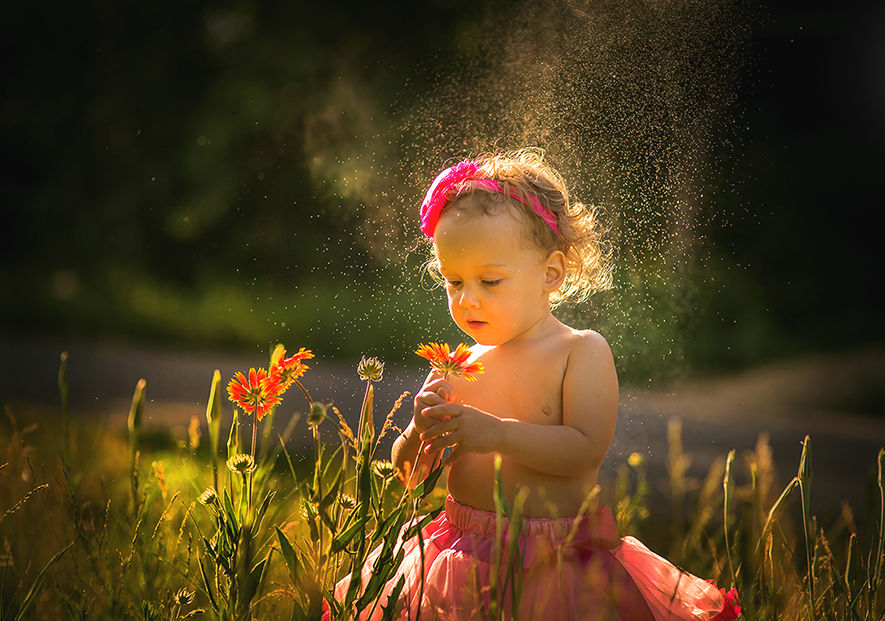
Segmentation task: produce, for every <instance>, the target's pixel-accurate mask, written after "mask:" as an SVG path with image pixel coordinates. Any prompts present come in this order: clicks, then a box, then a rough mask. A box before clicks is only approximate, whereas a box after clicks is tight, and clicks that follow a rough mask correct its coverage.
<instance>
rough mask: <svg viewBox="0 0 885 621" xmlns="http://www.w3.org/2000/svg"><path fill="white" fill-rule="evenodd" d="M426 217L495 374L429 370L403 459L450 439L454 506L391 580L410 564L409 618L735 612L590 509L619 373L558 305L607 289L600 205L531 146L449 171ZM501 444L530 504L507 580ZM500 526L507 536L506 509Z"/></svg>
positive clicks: (427, 461) (434, 451)
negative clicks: (594, 206)
mask: <svg viewBox="0 0 885 621" xmlns="http://www.w3.org/2000/svg"><path fill="white" fill-rule="evenodd" d="M421 228H422V231H423V232H424V234H425V235H426V236H427V237H428V238H430V239H431V240H432V242H433V252H434V258H433V261H432V262H431V270H432V271H433V272H434V274H435V276H436V277H437V278H438V279H440V280H441V281H442V282H443V284H444V286H445V289H446V295H447V297H448V304H449V310H450V312H451V315H452V318H453V319H454V320H455V323H456V324H458V327H459V328H461V330H463V331H464V332H465V333H466V334H467V335H469V336H470V337H471V338H472V339H474V340H475V341H476V345H475V346H474V347H473V348H472V354H471V359H470V361H471V362H480V363H481V364H482V365H483V367H484V373H483V375H482V376H481V377H480V378H479V381H476V382H468V381H466V380H465V379H464V378H460V377H455V376H452V375H450V376H448V377H446V378H443V377H440V376H438V375H434V374H431V376H430V377H429V378H428V379H427V381H426V382H425V383H424V386H423V387H422V388H421V391H420V392H419V393H418V395H417V396H416V397H415V407H414V416H413V419H412V421H411V422H410V423H409V425H408V427H407V428H406V430H405V431H404V432H403V433H402V434H401V435H400V437H399V438H398V439H397V440H396V442H395V444H394V447H393V462H394V465H395V466H396V467H397V468H398V471H399V472H401V473H408V475H409V476H408V480H405V477H404V482H405V483H406V484H410V485H415V484H416V483H417V482H419V481H421V480H422V479H423V478H424V476H426V474H427V473H428V472H429V471H430V468H431V466H432V465H433V464H434V463H438V461H437V460H438V459H439V458H442V457H443V455H444V453H443V451H444V450H445V449H447V448H448V447H451V452H450V453H449V454H448V455H447V456H446V457H445V458H444V459H442V463H443V464H444V465H446V466H450V468H449V471H448V492H449V496H448V497H447V498H446V503H445V511H444V512H443V513H441V514H440V515H439V516H438V517H437V518H436V519H435V520H434V521H433V522H431V523H430V524H429V525H428V526H427V527H426V528H425V530H424V531H423V533H422V535H423V536H422V539H423V541H424V546H423V550H422V549H421V548H420V545H419V540H418V538H417V537H416V538H413V539H411V540H409V541H407V542H406V543H405V544H404V549H405V558H404V561H403V563H402V565H401V567H400V569H399V571H398V573H397V574H396V577H395V578H394V579H393V580H391V581H390V582H389V583H388V591H387V592H388V593H389V590H390V589H392V587H393V585H394V584H395V583H396V582H397V580H398V579H399V577H400V576H402V575H405V576H406V584H405V588H404V589H403V591H402V593H401V594H400V597H399V600H400V601H399V604H398V605H399V608H398V612H399V613H400V614H401V616H402V618H415V617H416V616H417V615H418V613H419V611H420V617H421V618H422V619H427V620H430V619H453V620H454V619H472V618H484V617H485V618H488V616H489V612H490V606H492V604H491V601H492V599H493V598H494V599H497V600H498V601H500V602H502V610H503V611H504V618H507V619H510V618H514V619H586V620H593V621H609V620H610V621H615V620H620V621H646V620H648V621H663V620H669V619H685V620H688V619H692V620H705V621H707V620H712V619H717V620H726V619H734V618H737V616H738V615H739V613H740V608H739V607H738V606H737V598H736V594H735V592H734V591H733V590H732V592H731V593H729V594H727V595H726V594H725V593H724V591H720V590H718V589H717V588H716V587H715V586H714V585H713V584H710V583H708V582H706V581H704V580H701V579H699V578H697V577H695V576H692V575H689V574H686V573H684V572H682V571H680V570H679V569H677V568H676V567H675V566H673V565H672V564H670V563H669V562H668V561H666V560H665V559H663V558H661V557H659V556H657V555H655V554H654V553H652V552H651V551H649V550H648V549H647V548H646V547H645V546H643V545H642V544H641V543H640V542H639V541H637V540H636V539H634V538H632V537H626V538H623V539H621V538H620V537H619V536H618V533H617V529H616V526H615V523H614V519H613V518H612V515H611V513H610V512H609V510H608V509H607V508H605V507H602V508H599V509H597V510H596V511H593V512H590V513H589V514H588V513H587V511H586V504H585V500H586V499H587V498H588V496H589V495H590V494H591V492H592V491H593V490H594V488H595V487H596V482H597V475H598V472H599V467H600V465H601V464H602V461H603V458H604V457H605V454H606V451H607V450H608V447H609V444H610V443H611V440H612V437H613V435H614V432H615V423H616V418H617V409H618V380H617V375H616V373H615V366H614V361H613V359H612V354H611V351H610V349H609V347H608V344H607V343H606V342H605V339H603V338H602V336H600V335H599V334H598V333H596V332H593V331H592V330H574V329H572V328H570V327H568V326H566V325H564V324H563V323H561V322H560V321H559V320H557V319H556V318H555V317H554V316H553V314H552V313H551V307H552V306H554V305H556V304H558V303H560V302H561V301H563V300H565V299H566V298H573V299H577V300H583V299H586V297H587V296H588V295H589V294H590V293H591V292H592V291H594V290H600V289H605V288H607V287H609V286H610V284H611V275H610V270H609V267H608V263H607V260H606V259H607V256H606V253H605V252H604V251H603V249H602V247H601V240H600V238H599V233H598V229H597V228H596V227H595V226H594V221H593V214H592V212H591V211H590V210H588V209H587V208H586V207H584V206H583V205H581V204H580V203H575V202H571V201H570V199H569V195H568V191H567V189H566V186H565V183H564V182H563V180H562V178H561V177H560V176H559V175H558V174H557V173H556V172H555V171H554V170H552V169H551V168H550V167H549V166H548V165H547V164H546V163H544V162H543V161H542V159H541V157H540V156H539V155H538V154H537V152H534V151H530V150H523V151H520V152H517V153H514V154H507V155H505V154H491V155H484V156H480V157H478V158H477V159H475V160H465V161H463V162H460V163H459V164H457V165H456V166H453V167H451V168H447V169H446V170H444V171H443V172H442V173H440V174H439V176H438V177H437V178H436V180H435V181H434V182H433V184H432V185H431V187H430V189H429V191H428V192H427V195H426V197H425V199H424V202H423V203H422V205H421ZM496 456H500V458H499V459H500V477H501V484H502V489H503V493H504V497H505V498H506V499H507V501H508V502H509V504H510V506H513V505H514V502H515V500H516V498H517V494H518V493H519V495H520V497H521V498H522V499H524V503H523V505H522V506H523V509H522V515H523V516H524V519H523V523H522V530H521V534H520V538H519V549H520V554H519V555H518V563H515V565H517V566H516V567H511V568H510V575H511V579H510V581H509V582H508V580H507V579H508V566H509V565H514V563H511V562H510V561H511V559H509V557H508V556H507V554H506V553H507V551H509V549H510V548H509V546H508V545H505V546H504V556H503V557H500V554H501V553H499V552H498V547H500V546H498V545H497V543H496V532H497V528H498V527H497V525H496V520H497V516H496V513H495V502H494V481H495V458H496ZM501 526H502V532H503V533H504V536H505V538H506V537H507V533H508V532H509V529H510V525H509V524H508V523H507V521H506V518H505V519H504V523H503V524H502V525H501ZM515 527H516V525H514V528H515ZM514 570H515V571H514ZM366 571H371V561H370V562H368V563H366ZM492 572H496V574H497V580H494V579H493V577H492V576H491V573H492ZM364 573H365V572H364ZM365 577H366V576H365V575H364V578H365ZM422 583H423V584H422ZM493 583H497V589H493V588H491V585H492V584H493ZM495 591H496V592H495ZM501 592H503V593H504V596H503V598H499V597H498V596H499V595H500V593H501ZM514 594H517V595H515V596H514ZM385 600H386V595H385V596H382V598H381V603H382V604H387V602H386V601H385ZM376 611H377V612H376V616H378V617H380V614H381V608H380V607H378V608H376Z"/></svg>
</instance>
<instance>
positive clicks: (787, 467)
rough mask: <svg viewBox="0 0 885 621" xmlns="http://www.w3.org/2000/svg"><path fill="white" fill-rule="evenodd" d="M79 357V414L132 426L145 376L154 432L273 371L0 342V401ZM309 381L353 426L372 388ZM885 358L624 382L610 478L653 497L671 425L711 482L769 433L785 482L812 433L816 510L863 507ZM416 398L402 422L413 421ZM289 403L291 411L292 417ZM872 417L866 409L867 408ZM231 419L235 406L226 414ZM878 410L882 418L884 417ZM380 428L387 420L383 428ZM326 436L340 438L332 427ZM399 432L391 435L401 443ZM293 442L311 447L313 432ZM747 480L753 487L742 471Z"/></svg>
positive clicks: (45, 403)
mask: <svg viewBox="0 0 885 621" xmlns="http://www.w3.org/2000/svg"><path fill="white" fill-rule="evenodd" d="M62 350H66V351H68V352H69V381H70V401H71V407H72V412H73V414H74V415H75V416H88V417H108V420H109V423H110V425H111V427H112V428H113V427H115V426H119V427H120V428H121V429H122V428H123V427H124V426H125V419H126V414H127V412H128V407H129V400H130V399H131V395H132V390H133V389H134V387H135V384H136V382H137V381H138V380H139V379H140V378H145V379H146V380H147V385H148V388H147V395H148V401H147V404H146V407H145V417H146V425H147V426H149V427H153V428H154V429H159V430H162V429H169V430H172V431H173V433H179V434H180V433H181V432H182V430H183V429H184V427H185V426H186V425H187V423H188V421H189V420H190V418H191V416H193V415H196V416H198V417H199V418H200V420H204V419H203V416H204V415H205V404H206V399H207V397H208V392H209V385H210V381H211V377H212V373H213V371H214V370H215V369H216V368H217V369H219V370H220V371H221V373H222V376H223V377H224V378H225V380H226V379H228V378H230V377H231V376H232V374H233V373H234V372H235V371H237V370H245V369H248V368H249V367H250V366H256V367H257V366H262V365H266V360H267V354H265V353H262V352H256V355H255V356H231V355H208V354H203V353H194V352H181V351H179V352H176V351H168V350H150V349H144V348H142V349H132V348H129V347H124V346H114V345H101V344H95V343H84V342H62V341H37V342H35V341H21V340H15V339H9V338H6V339H3V340H0V401H2V402H3V403H11V404H12V405H13V406H14V407H15V408H16V409H17V411H21V412H26V411H27V409H28V408H39V409H42V410H46V409H47V408H50V409H51V408H53V407H56V404H57V402H58V401H57V399H58V397H57V395H58V389H57V371H58V361H59V353H60V352H61V351H62ZM311 367H312V368H311V370H310V371H309V372H308V374H307V375H306V376H305V378H304V381H305V385H306V386H307V388H308V390H309V391H310V392H311V394H312V396H313V397H314V398H316V399H321V400H325V401H334V403H335V405H336V407H338V408H339V410H340V411H341V412H342V413H343V414H344V416H345V418H346V419H347V420H348V422H349V423H350V424H351V425H352V426H355V424H356V419H357V418H358V412H359V406H360V402H361V400H362V393H363V390H364V385H363V383H362V382H361V381H360V380H359V378H358V377H357V375H356V370H355V365H347V364H342V363H341V362H338V361H334V360H327V359H322V358H319V359H316V360H314V361H312V364H311ZM423 376H424V370H423V366H422V365H420V364H418V363H416V365H415V367H414V368H411V369H404V368H396V367H391V366H388V367H387V369H386V370H385V374H384V380H383V381H382V382H381V383H380V384H378V385H377V386H376V394H375V403H376V419H381V420H383V417H384V416H385V415H386V413H387V410H388V408H389V407H390V405H391V404H392V403H393V402H394V401H395V400H396V398H397V397H398V396H399V395H400V394H401V393H402V392H404V391H414V390H415V388H416V387H418V386H420V383H421V380H422V379H423ZM883 387H885V351H883V350H878V349H874V350H868V351H862V352H855V353H853V354H851V355H845V356H841V357H828V358H808V359H804V360H802V361H796V362H791V363H784V364H780V365H771V366H768V367H765V368H760V369H755V370H753V371H750V372H747V373H743V374H739V375H734V376H728V377H720V378H714V379H710V380H706V381H695V382H691V383H685V384H683V385H678V386H673V387H670V388H669V390H668V392H658V391H650V390H640V389H635V388H630V387H626V388H624V389H623V390H622V392H621V404H620V410H619V421H618V429H617V432H616V435H615V440H614V442H613V444H612V447H611V449H610V451H609V454H608V457H607V459H606V462H605V464H604V465H603V470H602V475H603V478H607V479H609V480H611V479H613V478H614V476H615V473H616V472H617V468H618V467H619V466H620V465H621V464H623V463H625V461H626V459H627V457H628V456H629V455H630V454H631V453H634V452H638V453H641V454H643V455H645V456H646V458H647V463H648V465H647V469H648V472H649V477H650V479H651V483H652V486H653V488H654V489H655V490H658V489H663V488H664V487H665V485H666V480H667V476H668V475H667V468H666V466H667V459H668V447H667V424H668V421H669V420H670V419H671V418H673V417H678V418H679V419H680V420H681V422H682V437H683V446H684V450H685V453H686V454H687V455H689V456H690V458H691V465H690V468H689V475H690V476H693V477H696V478H701V477H703V476H704V475H705V474H706V473H707V471H708V469H709V468H710V465H711V464H712V463H713V462H714V460H716V459H717V458H722V457H724V456H725V455H726V454H727V453H728V451H729V450H730V449H736V451H737V456H738V462H739V464H740V462H741V461H742V455H743V453H744V452H745V451H750V450H752V449H753V448H754V447H755V445H756V442H757V440H758V438H759V435H760V434H763V433H764V434H767V435H768V437H769V442H770V445H771V447H772V449H773V452H774V462H775V467H776V469H777V472H778V474H779V480H778V485H779V486H783V485H784V484H786V482H787V481H788V480H789V479H790V478H791V477H792V476H793V474H794V473H795V470H796V468H797V466H798V462H799V455H800V453H801V442H802V440H803V438H804V437H805V436H806V435H810V436H811V439H812V447H813V464H814V475H815V477H814V482H813V488H812V489H813V496H812V498H813V503H812V504H813V507H814V508H815V510H818V511H824V512H830V513H833V512H834V511H837V510H838V507H839V503H840V501H841V500H842V499H848V500H849V501H850V502H851V504H852V505H853V506H854V507H855V508H860V507H862V506H863V504H864V502H865V499H866V496H867V492H868V489H869V485H868V475H869V473H870V472H871V471H872V472H874V469H875V465H876V459H877V454H878V451H879V449H880V448H881V447H883V446H885V416H883V415H885V411H883V410H882V405H883V403H885V401H883V399H882V397H883V390H885V388H883ZM408 403H409V402H408V401H406V407H404V408H401V409H400V410H399V412H398V413H397V415H396V417H395V422H396V423H397V424H399V425H400V426H405V424H406V423H407V421H408V416H409V412H408ZM286 408H290V409H289V410H288V411H287V410H286ZM304 409H305V407H304V404H303V403H302V402H301V400H300V399H298V398H293V399H291V400H290V401H288V402H284V406H283V407H282V408H281V410H280V411H279V413H278V419H277V420H283V419H284V418H285V417H286V416H287V415H289V414H291V413H292V412H293V411H295V410H300V411H302V412H303V411H304ZM859 412H863V414H861V413H859ZM226 413H227V415H228V416H229V415H230V409H227V410H226ZM877 414H878V416H876V415H877ZM378 424H380V423H378ZM326 433H327V435H328V438H329V439H330V440H333V439H336V438H335V437H334V435H333V429H332V426H331V425H328V426H327V429H326ZM391 439H392V437H389V438H388V439H387V440H388V441H389V440H391ZM293 442H294V444H295V445H296V446H302V447H306V446H307V445H308V442H309V438H308V435H307V433H306V431H305V428H304V427H299V428H298V430H296V433H295V437H294V438H293ZM738 480H739V482H741V481H744V482H745V481H746V480H748V475H747V474H746V470H745V468H743V467H741V468H738Z"/></svg>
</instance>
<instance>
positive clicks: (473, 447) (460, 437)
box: [421, 403, 504, 466]
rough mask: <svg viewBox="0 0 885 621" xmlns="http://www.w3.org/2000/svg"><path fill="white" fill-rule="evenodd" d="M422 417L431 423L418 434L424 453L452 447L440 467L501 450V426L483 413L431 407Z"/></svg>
mask: <svg viewBox="0 0 885 621" xmlns="http://www.w3.org/2000/svg"><path fill="white" fill-rule="evenodd" d="M422 415H423V417H424V418H425V419H427V420H431V421H432V422H433V424H432V425H431V426H430V427H429V428H428V429H427V430H426V431H424V432H423V433H422V434H421V439H422V440H423V441H424V442H426V443H427V446H426V447H425V449H424V451H425V452H426V453H428V454H433V453H435V452H436V451H440V450H442V449H444V448H445V447H447V446H451V447H454V448H453V449H452V453H451V455H449V456H448V457H446V458H445V459H444V460H443V462H442V465H443V466H450V465H452V464H453V463H455V462H456V461H458V460H459V459H461V458H462V457H464V455H466V454H468V453H479V454H482V453H491V452H492V451H495V450H498V448H499V447H500V446H501V441H502V438H503V434H504V422H503V421H502V420H501V419H500V418H497V417H496V416H492V415H491V414H488V413H486V412H483V411H482V410H477V409H476V408H471V407H468V406H464V405H459V404H457V403H444V404H438V405H437V404H434V405H431V406H430V407H428V408H427V409H425V410H424V411H423V412H422Z"/></svg>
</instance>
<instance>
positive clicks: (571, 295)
mask: <svg viewBox="0 0 885 621" xmlns="http://www.w3.org/2000/svg"><path fill="white" fill-rule="evenodd" d="M473 161H474V162H475V164H476V166H477V167H478V169H479V174H478V175H477V176H476V178H477V179H493V180H495V181H497V182H498V184H499V185H500V187H501V192H495V191H492V190H488V189H485V188H483V187H480V186H478V185H477V184H476V183H474V182H473V181H472V180H467V181H462V182H460V183H458V184H456V185H455V186H453V187H452V190H451V193H450V195H449V200H448V202H447V203H446V205H445V207H444V208H443V211H442V213H445V212H446V211H449V210H452V209H454V210H458V211H469V212H476V213H477V214H495V213H501V211H502V210H504V209H508V208H510V209H512V210H513V213H515V214H517V217H518V218H519V219H520V220H521V221H522V222H523V223H524V224H525V226H526V232H527V233H528V236H527V239H528V241H529V242H530V243H532V245H533V246H535V247H537V248H538V249H539V250H542V251H544V252H545V253H550V252H552V251H553V250H557V249H558V250H561V251H562V252H563V254H565V260H566V275H565V281H564V282H563V284H562V286H561V287H560V288H559V289H558V290H557V291H554V292H553V293H552V294H551V295H550V302H551V304H552V305H553V306H557V305H559V304H561V303H562V302H564V301H565V300H567V299H571V300H572V301H573V302H582V301H585V300H586V299H587V298H588V297H589V296H590V294H591V293H593V292H595V291H604V290H606V289H610V288H611V286H612V269H611V250H610V247H609V245H608V244H607V243H606V242H605V240H604V239H603V235H602V231H600V230H599V226H598V223H597V218H596V209H595V208H593V207H588V206H586V205H584V204H582V203H580V202H578V201H574V202H573V201H571V200H570V198H569V192H568V188H567V187H566V184H565V181H564V180H563V178H562V176H561V175H560V174H559V173H558V172H557V171H556V170H554V169H553V168H552V167H551V166H550V165H549V164H547V163H546V162H544V153H543V151H541V150H539V149H530V148H525V149H520V150H519V151H515V152H511V153H484V154H481V155H479V156H477V157H476V158H473ZM512 196H518V197H520V200H514V199H513V198H511V197H512ZM529 196H533V197H535V198H537V199H538V200H539V201H540V202H541V204H542V205H543V206H544V207H546V208H547V209H549V210H550V211H551V212H552V213H553V215H554V216H555V217H556V226H557V229H558V231H559V234H558V235H557V234H556V232H554V230H553V229H552V228H551V227H550V225H548V224H547V223H546V222H545V221H544V220H543V219H542V218H541V216H540V215H538V214H537V213H536V212H535V210H534V209H533V208H532V207H531V206H530V205H531V201H530V199H529ZM467 198H473V199H474V200H470V201H467V200H464V199H467ZM427 268H428V271H429V272H430V274H431V275H432V276H433V278H434V280H436V281H438V282H441V279H442V277H441V276H440V274H439V266H438V265H437V262H436V259H435V258H433V259H431V260H430V261H429V262H428V264H427Z"/></svg>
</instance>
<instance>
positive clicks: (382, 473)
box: [372, 459, 395, 481]
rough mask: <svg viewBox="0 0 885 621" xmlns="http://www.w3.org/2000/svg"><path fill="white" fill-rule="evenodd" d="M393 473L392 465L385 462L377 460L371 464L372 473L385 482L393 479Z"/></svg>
mask: <svg viewBox="0 0 885 621" xmlns="http://www.w3.org/2000/svg"><path fill="white" fill-rule="evenodd" d="M394 471H395V469H394V467H393V464H392V463H390V462H389V461H387V460H384V459H379V460H376V461H373V462H372V472H374V473H375V474H376V475H377V476H379V477H381V478H382V479H384V480H385V481H386V480H388V479H390V478H392V477H393V475H394Z"/></svg>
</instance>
